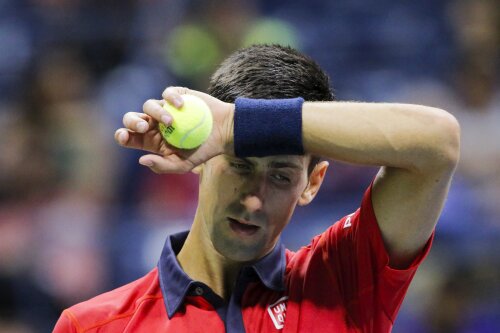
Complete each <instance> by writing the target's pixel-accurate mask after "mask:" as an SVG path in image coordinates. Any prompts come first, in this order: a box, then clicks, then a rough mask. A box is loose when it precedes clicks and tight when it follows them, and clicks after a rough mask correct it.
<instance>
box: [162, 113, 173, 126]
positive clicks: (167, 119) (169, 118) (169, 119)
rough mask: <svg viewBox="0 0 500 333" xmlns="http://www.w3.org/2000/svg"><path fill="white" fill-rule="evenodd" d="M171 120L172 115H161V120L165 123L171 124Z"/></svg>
mask: <svg viewBox="0 0 500 333" xmlns="http://www.w3.org/2000/svg"><path fill="white" fill-rule="evenodd" d="M171 121H172V117H170V116H167V115H163V116H161V122H162V123H164V124H165V125H169V124H170V122H171Z"/></svg>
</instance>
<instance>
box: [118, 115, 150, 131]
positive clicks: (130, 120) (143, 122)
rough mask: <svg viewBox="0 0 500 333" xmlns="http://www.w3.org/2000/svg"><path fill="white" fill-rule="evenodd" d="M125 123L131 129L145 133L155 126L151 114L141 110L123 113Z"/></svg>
mask: <svg viewBox="0 0 500 333" xmlns="http://www.w3.org/2000/svg"><path fill="white" fill-rule="evenodd" d="M123 125H124V126H125V127H126V128H128V129H129V130H131V131H134V132H138V133H145V132H147V131H148V130H149V129H150V128H153V127H154V123H153V121H152V119H151V117H150V116H148V115H147V114H144V113H139V112H127V113H125V114H124V115H123Z"/></svg>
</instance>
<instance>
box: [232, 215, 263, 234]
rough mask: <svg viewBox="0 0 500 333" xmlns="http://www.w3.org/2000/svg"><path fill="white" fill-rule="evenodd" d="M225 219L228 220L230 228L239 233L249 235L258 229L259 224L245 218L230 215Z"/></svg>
mask: <svg viewBox="0 0 500 333" xmlns="http://www.w3.org/2000/svg"><path fill="white" fill-rule="evenodd" d="M227 220H228V221H229V226H230V227H231V229H232V230H233V231H234V232H236V233H237V234H240V235H244V236H251V235H253V234H255V233H256V232H257V231H258V230H259V229H260V227H259V226H256V225H254V224H251V223H250V222H248V221H246V220H236V219H233V218H230V217H228V218H227Z"/></svg>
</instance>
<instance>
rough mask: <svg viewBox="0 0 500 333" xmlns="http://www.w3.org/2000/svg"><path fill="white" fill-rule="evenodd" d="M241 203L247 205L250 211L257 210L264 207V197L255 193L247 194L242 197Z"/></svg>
mask: <svg viewBox="0 0 500 333" xmlns="http://www.w3.org/2000/svg"><path fill="white" fill-rule="evenodd" d="M240 203H241V204H242V205H243V206H245V208H246V210H247V211H248V212H249V213H253V212H257V211H260V210H261V209H262V204H263V202H262V199H261V198H259V197H258V196H257V195H254V194H247V195H245V196H243V198H241V200H240Z"/></svg>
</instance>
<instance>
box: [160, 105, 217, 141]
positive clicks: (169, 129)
mask: <svg viewBox="0 0 500 333" xmlns="http://www.w3.org/2000/svg"><path fill="white" fill-rule="evenodd" d="M182 99H183V100H184V104H183V105H182V107H181V108H180V109H177V108H176V107H174V106H172V105H171V104H170V103H165V105H163V108H164V109H165V110H167V111H168V113H170V115H171V116H172V118H173V121H172V123H171V124H170V126H166V125H165V124H163V123H160V124H159V130H160V133H161V135H162V136H163V138H164V139H165V140H166V141H167V142H168V143H169V144H171V145H172V146H174V147H177V148H181V149H193V148H196V147H198V146H199V145H201V144H202V143H203V142H205V140H206V139H207V138H208V136H209V135H210V133H211V132H212V123H213V119H212V112H211V111H210V108H209V107H208V105H207V104H206V103H205V102H204V101H203V100H202V99H201V98H199V97H196V96H194V95H182Z"/></svg>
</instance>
